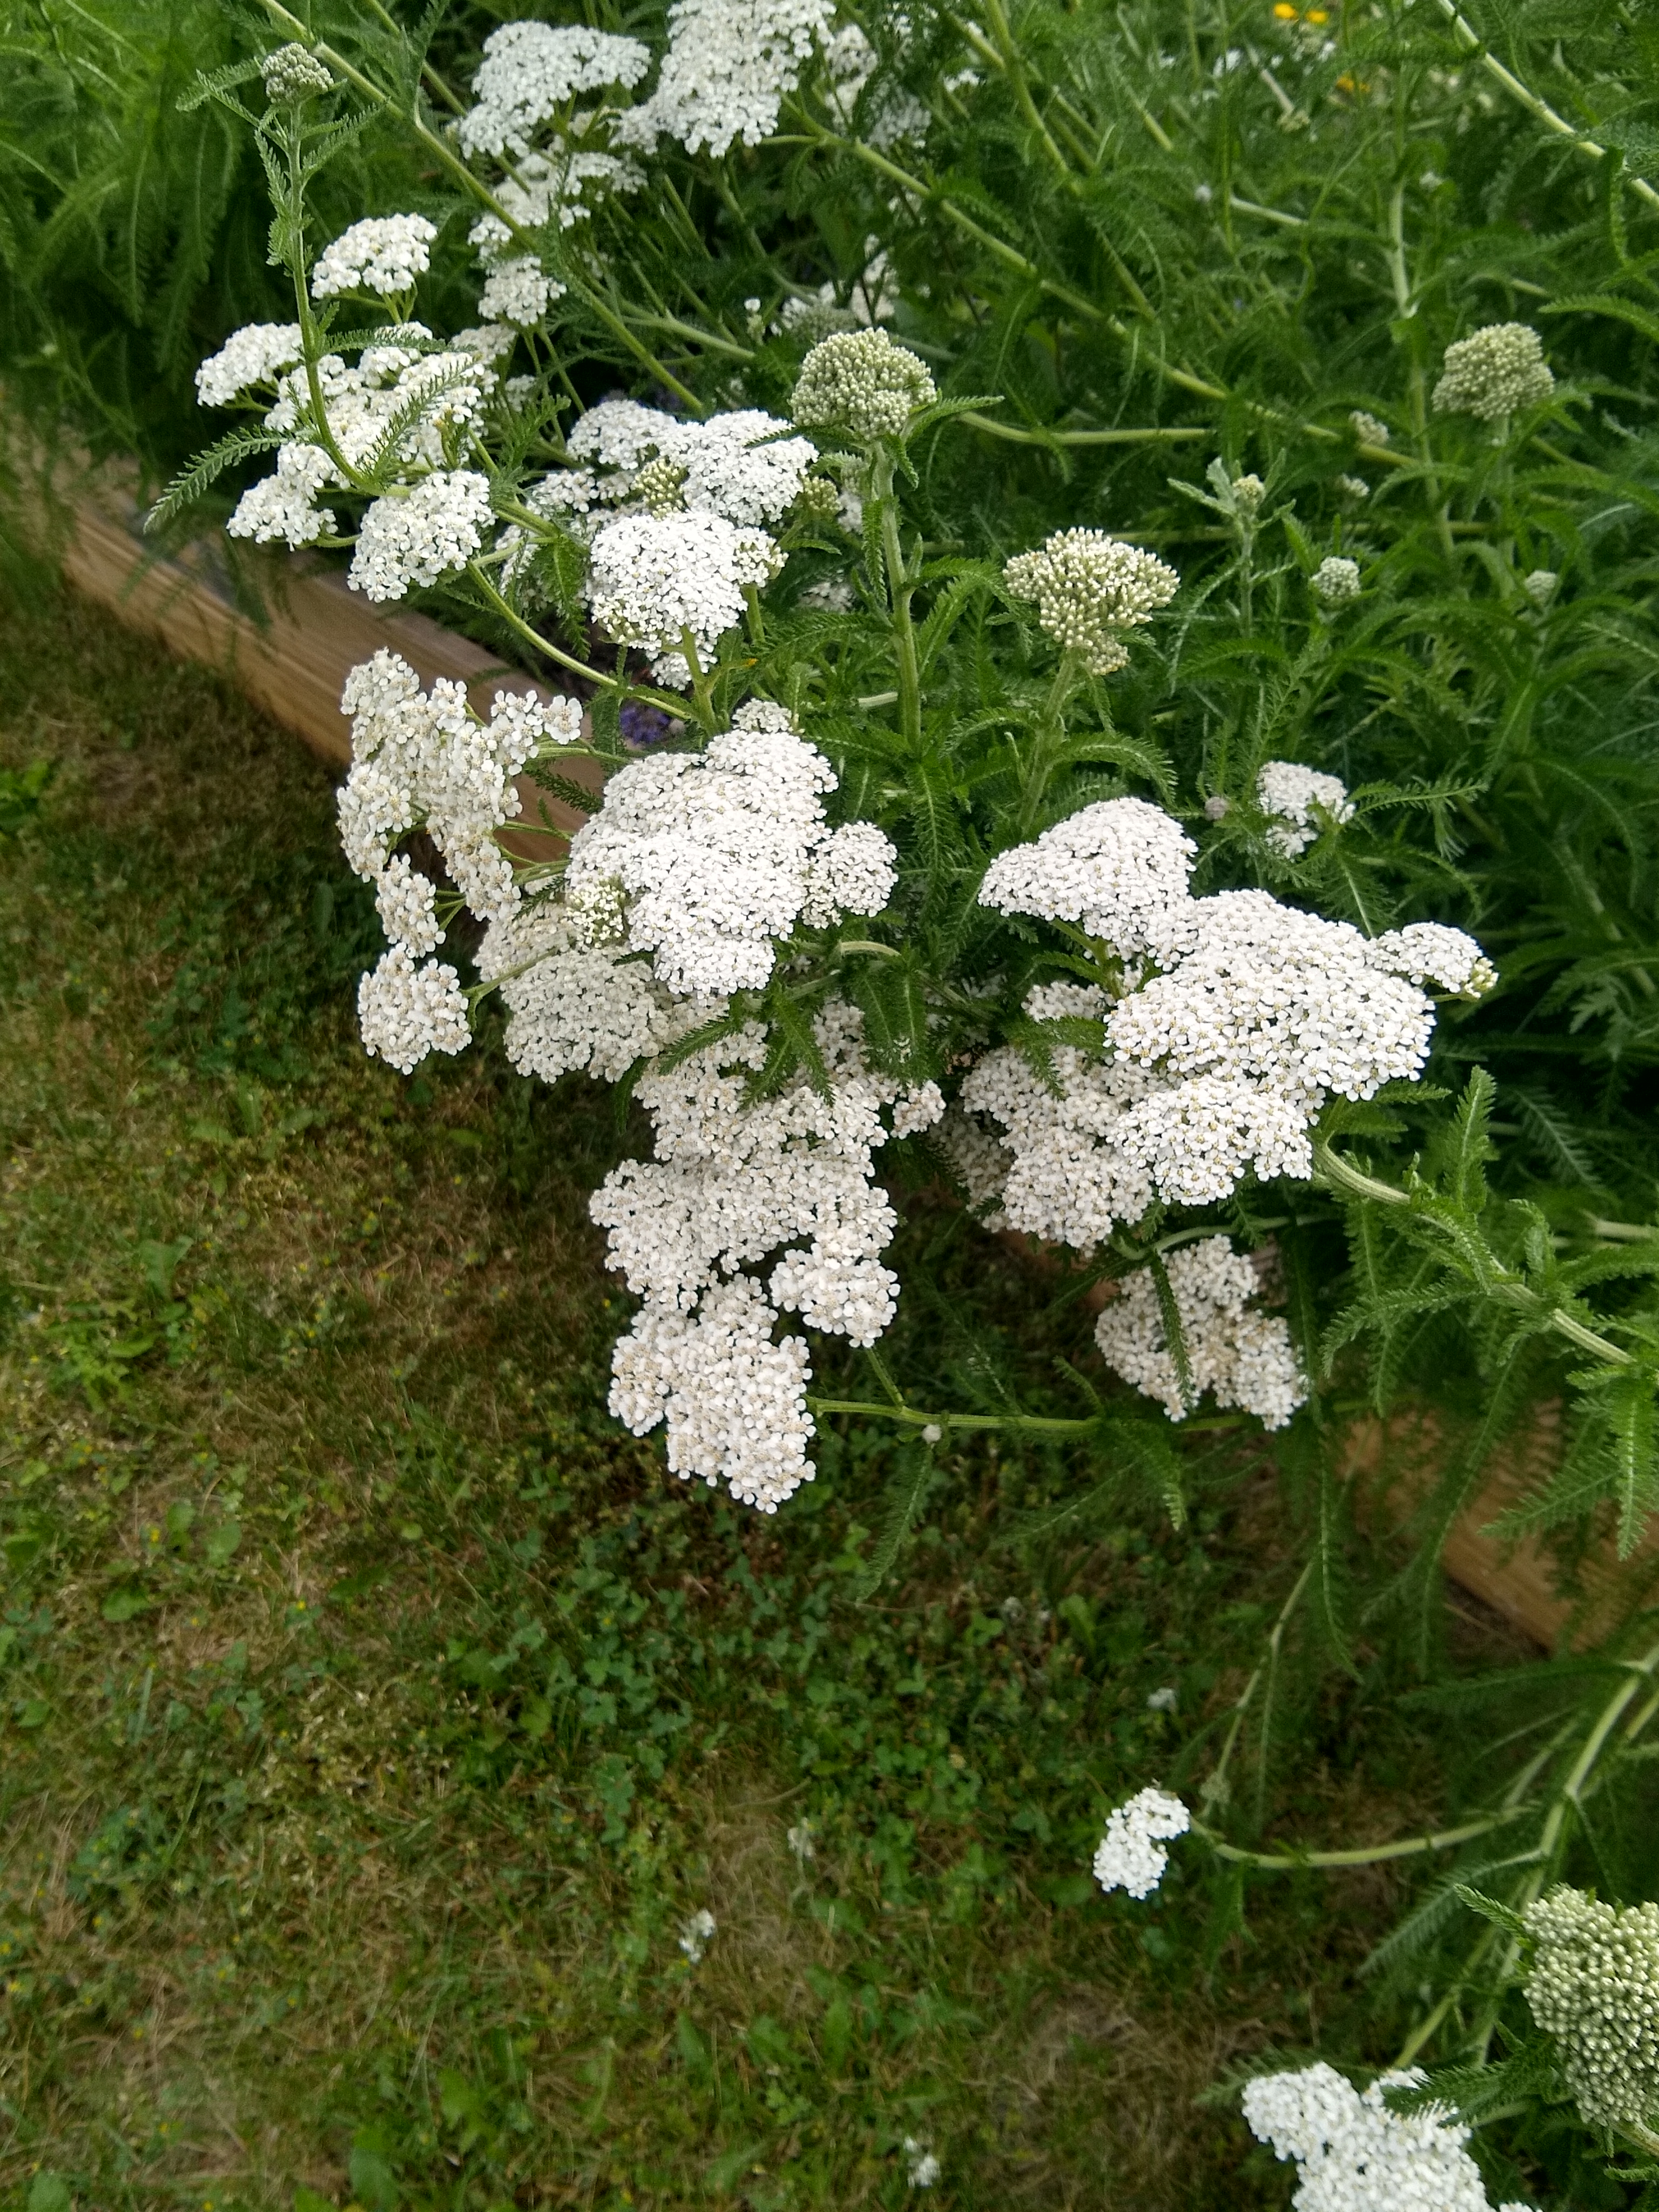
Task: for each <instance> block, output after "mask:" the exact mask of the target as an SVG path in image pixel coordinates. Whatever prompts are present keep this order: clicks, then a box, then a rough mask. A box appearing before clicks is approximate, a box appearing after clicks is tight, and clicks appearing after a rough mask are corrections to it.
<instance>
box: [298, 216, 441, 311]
mask: <svg viewBox="0 0 1659 2212" xmlns="http://www.w3.org/2000/svg"><path fill="white" fill-rule="evenodd" d="M437 235H438V231H437V226H436V225H435V223H430V222H428V221H427V219H426V217H425V216H423V215H372V216H367V217H365V219H364V220H363V221H362V222H354V223H353V224H352V226H351V228H350V229H349V230H348V231H343V233H342V234H341V235H340V236H339V237H338V238H337V239H336V240H335V241H334V243H333V244H332V245H331V246H325V248H324V250H323V252H322V254H321V257H320V258H319V260H318V263H317V265H316V267H315V268H314V269H313V270H312V272H311V296H312V298H313V300H328V299H332V298H333V297H334V296H335V295H336V294H337V293H340V292H378V293H379V294H380V295H381V296H382V298H391V297H393V296H395V295H397V294H398V293H402V292H409V291H412V290H413V289H414V287H415V280H416V277H417V276H425V274H426V272H427V270H428V269H429V268H430V267H431V265H432V256H431V252H430V248H431V246H432V241H433V240H434V239H435V238H436V237H437Z"/></svg>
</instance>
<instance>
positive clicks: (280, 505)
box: [225, 442, 340, 548]
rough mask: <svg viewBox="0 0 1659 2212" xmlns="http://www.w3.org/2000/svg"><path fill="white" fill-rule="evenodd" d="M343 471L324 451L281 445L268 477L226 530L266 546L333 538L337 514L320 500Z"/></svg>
mask: <svg viewBox="0 0 1659 2212" xmlns="http://www.w3.org/2000/svg"><path fill="white" fill-rule="evenodd" d="M339 482H340V475H339V471H337V469H336V467H335V465H334V463H333V462H332V461H331V459H330V458H329V456H328V455H327V453H325V452H324V450H323V448H322V447H320V446H310V445H304V444H301V443H297V442H296V443H294V444H291V445H286V446H280V447H278V448H277V451H276V467H275V468H274V469H273V470H272V471H271V472H270V475H269V476H268V477H260V479H259V481H258V483H253V484H250V485H249V486H248V488H247V489H246V491H245V492H244V493H243V494H242V496H241V498H240V500H239V501H237V503H236V512H235V513H234V514H233V515H232V516H231V518H230V520H229V521H228V523H227V524H226V525H225V529H226V532H227V533H228V535H229V536H230V537H232V538H253V539H254V540H255V541H256V543H258V544H261V545H279V544H280V545H291V546H294V547H295V548H297V547H299V546H301V545H314V544H316V543H317V540H318V539H319V538H330V537H332V536H333V534H334V530H335V520H334V510H333V508H332V507H319V506H318V504H317V498H318V495H319V492H321V491H323V490H324V489H325V488H326V487H327V486H328V485H330V484H331V483H339Z"/></svg>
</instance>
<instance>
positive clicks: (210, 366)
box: [196, 323, 304, 407]
mask: <svg viewBox="0 0 1659 2212" xmlns="http://www.w3.org/2000/svg"><path fill="white" fill-rule="evenodd" d="M303 351H304V345H303V342H302V341H301V336H300V325H298V323H246V324H245V325H243V327H242V328H241V329H240V331H232V333H231V335H230V336H229V337H228V338H227V339H226V340H225V342H224V343H223V345H222V346H221V347H220V349H219V350H218V352H217V353H215V354H210V355H209V356H208V357H207V359H206V360H205V361H204V362H203V363H202V365H201V367H200V368H198V369H197V372H196V398H197V404H198V405H200V406H203V407H227V406H228V405H229V404H230V402H231V401H232V400H233V399H238V398H240V397H241V395H242V393H243V392H246V391H247V390H248V389H249V388H250V386H253V385H256V384H275V383H276V379H277V378H278V377H279V376H280V375H281V374H282V373H283V370H284V369H285V368H293V367H294V364H295V362H297V361H298V360H299V359H300V357H301V354H302V352H303Z"/></svg>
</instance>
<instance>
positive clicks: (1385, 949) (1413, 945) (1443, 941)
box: [1365, 921, 1498, 999]
mask: <svg viewBox="0 0 1659 2212" xmlns="http://www.w3.org/2000/svg"><path fill="white" fill-rule="evenodd" d="M1365 958H1366V960H1367V961H1368V962H1369V963H1370V965H1371V966H1372V967H1373V968H1381V969H1385V970H1386V972H1387V973H1388V974H1389V975H1404V976H1405V977H1407V980H1408V981H1411V982H1413V983H1419V984H1420V983H1437V984H1438V985H1439V986H1440V988H1441V989H1442V990H1443V991H1449V992H1450V993H1451V994H1452V995H1453V996H1454V997H1455V998H1459V999H1483V998H1485V996H1486V993H1487V992H1488V991H1490V990H1491V989H1492V987H1494V985H1495V984H1496V983H1497V981H1498V970H1497V969H1496V968H1494V967H1493V966H1492V962H1491V961H1490V960H1488V959H1487V957H1486V954H1485V953H1484V952H1483V951H1481V950H1480V946H1479V945H1477V944H1476V943H1475V941H1474V939H1473V938H1472V937H1468V936H1466V935H1465V933H1463V931H1462V930H1461V929H1449V928H1448V927H1447V926H1446V924H1445V923H1444V922H1443V921H1413V922H1408V923H1407V926H1406V927H1405V928H1404V929H1386V930H1384V931H1383V934H1382V936H1381V937H1374V938H1372V939H1371V940H1370V943H1369V944H1368V945H1366V947H1365Z"/></svg>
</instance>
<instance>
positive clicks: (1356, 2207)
mask: <svg viewBox="0 0 1659 2212" xmlns="http://www.w3.org/2000/svg"><path fill="white" fill-rule="evenodd" d="M1423 2078H1424V2077H1423V2075H1422V2074H1421V2072H1420V2071H1419V2069H1417V2068H1415V2067H1413V2068H1411V2069H1408V2070H1407V2071H1406V2072H1403V2073H1392V2074H1383V2075H1379V2076H1378V2077H1377V2079H1376V2081H1373V2082H1372V2084H1371V2086H1370V2088H1369V2089H1367V2090H1366V2091H1364V2093H1363V2094H1362V2093H1360V2091H1359V2090H1358V2089H1356V2088H1355V2087H1354V2086H1353V2084H1352V2082H1351V2081H1344V2080H1343V2078H1342V2076H1341V2075H1340V2074H1339V2073H1338V2072H1337V2071H1336V2069H1335V2068H1334V2066H1327V2065H1324V2064H1319V2065H1316V2066H1306V2067H1303V2068H1301V2069H1299V2070H1298V2071H1297V2072H1295V2073H1286V2074H1263V2075H1258V2077H1257V2078H1256V2079H1255V2081H1251V2082H1248V2083H1247V2084H1246V2085H1245V2089H1244V2098H1243V2105H1244V2118H1245V2119H1246V2120H1247V2121H1248V2122H1249V2127H1250V2131H1251V2133H1252V2134H1253V2135H1254V2136H1255V2138H1256V2140H1257V2141H1258V2142H1265V2143H1271V2144H1272V2146H1273V2150H1274V2151H1275V2153H1276V2154H1278V2156H1279V2157H1280V2158H1284V2159H1293V2160H1295V2161H1296V2164H1297V2168H1298V2171H1299V2176H1300V2180H1299V2185H1298V2187H1297V2192H1296V2196H1295V2197H1294V2198H1293V2200H1292V2202H1293V2203H1296V2204H1297V2206H1299V2207H1300V2208H1302V2212H1492V2200H1491V2199H1490V2198H1489V2197H1488V2196H1487V2195H1486V2184H1485V2182H1484V2181H1482V2179H1481V2178H1480V2167H1479V2166H1477V2165H1476V2164H1475V2162H1474V2160H1473V2159H1472V2158H1471V2157H1470V2156H1469V2154H1468V2151H1467V2150H1466V2149H1465V2148H1464V2145H1465V2144H1466V2143H1467V2142H1468V2138H1469V2130H1468V2128H1467V2127H1465V2126H1464V2125H1463V2124H1462V2122H1461V2121H1460V2120H1458V2119H1456V2118H1455V2117H1454V2116H1453V2114H1452V2113H1450V2112H1448V2111H1447V2110H1446V2108H1445V2106H1443V2105H1431V2106H1428V2107H1427V2109H1426V2110H1425V2111H1419V2112H1409V2113H1407V2112H1390V2111H1389V2108H1388V2106H1387V2105H1386V2104H1385V2103H1384V2102H1383V2092H1384V2090H1386V2089H1390V2088H1402V2089H1403V2088H1415V2087H1417V2085H1418V2083H1419V2082H1420V2081H1422V2080H1423ZM1499 2212H1528V2207H1527V2206H1526V2205H1524V2204H1519V2203H1508V2204H1505V2205H1503V2206H1501V2207H1500V2208H1499Z"/></svg>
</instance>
